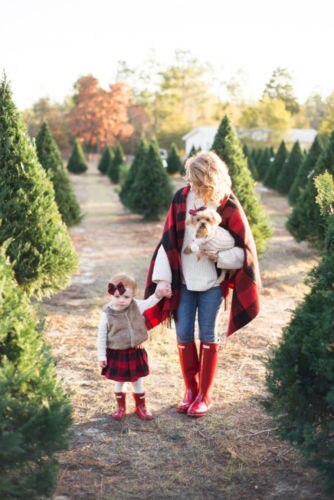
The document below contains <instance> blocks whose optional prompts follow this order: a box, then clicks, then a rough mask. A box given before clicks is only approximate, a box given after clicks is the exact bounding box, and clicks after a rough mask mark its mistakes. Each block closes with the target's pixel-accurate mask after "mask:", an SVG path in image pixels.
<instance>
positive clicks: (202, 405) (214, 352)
mask: <svg viewBox="0 0 334 500" xmlns="http://www.w3.org/2000/svg"><path fill="white" fill-rule="evenodd" d="M218 350H219V346H218V344H216V343H213V342H210V343H209V342H201V353H200V371H199V392H198V396H197V398H196V399H195V401H194V402H193V403H192V405H190V407H189V409H188V412H187V415H188V417H203V416H204V415H206V413H207V411H208V409H209V408H210V406H211V398H210V396H209V391H210V387H211V385H212V382H213V379H214V376H215V373H216V368H217V362H218Z"/></svg>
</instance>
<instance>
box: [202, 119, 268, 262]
mask: <svg viewBox="0 0 334 500" xmlns="http://www.w3.org/2000/svg"><path fill="white" fill-rule="evenodd" d="M212 149H213V150H214V151H215V152H216V153H217V154H218V156H219V157H220V158H221V159H222V160H223V161H224V162H225V163H226V165H227V167H228V170H229V174H230V176H231V179H232V189H233V192H234V193H235V194H236V196H237V197H238V199H239V201H240V203H241V205H242V207H243V209H244V211H245V213H246V216H247V218H248V221H249V223H250V226H251V229H252V232H253V236H254V240H255V243H256V247H257V250H258V252H259V254H262V253H263V252H264V251H265V249H266V244H267V240H268V239H269V237H270V235H271V229H270V227H269V224H268V221H267V219H266V216H265V214H264V211H263V208H262V205H261V203H260V201H259V199H258V196H257V194H256V192H255V187H254V180H253V179H252V176H251V173H250V171H249V169H248V166H247V160H246V158H245V156H244V155H243V152H242V148H241V145H240V142H239V140H238V139H237V137H236V135H235V133H234V132H233V130H232V126H231V123H230V121H229V119H228V117H227V116H224V118H223V120H222V122H221V124H220V126H219V128H218V131H217V134H216V136H215V139H214V142H213V145H212Z"/></svg>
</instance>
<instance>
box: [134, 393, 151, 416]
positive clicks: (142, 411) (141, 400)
mask: <svg viewBox="0 0 334 500" xmlns="http://www.w3.org/2000/svg"><path fill="white" fill-rule="evenodd" d="M133 397H134V400H135V403H136V408H135V413H136V415H137V416H138V417H139V418H141V419H142V420H152V419H153V415H152V413H151V412H150V411H149V410H148V409H147V408H146V405H145V393H144V392H142V393H141V394H137V393H136V392H134V393H133Z"/></svg>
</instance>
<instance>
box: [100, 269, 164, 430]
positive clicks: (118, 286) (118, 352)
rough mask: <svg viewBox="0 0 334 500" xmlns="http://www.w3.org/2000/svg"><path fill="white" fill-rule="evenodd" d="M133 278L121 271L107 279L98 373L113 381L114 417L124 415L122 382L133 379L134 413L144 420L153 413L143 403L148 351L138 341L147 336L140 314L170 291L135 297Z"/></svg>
mask: <svg viewBox="0 0 334 500" xmlns="http://www.w3.org/2000/svg"><path fill="white" fill-rule="evenodd" d="M136 286H137V284H136V281H135V280H134V279H133V278H132V277H131V276H128V275H127V274H124V273H120V274H117V275H116V276H114V277H113V278H112V279H111V280H110V283H108V293H109V295H110V301H109V302H108V304H106V305H105V306H104V307H103V310H102V312H101V316H100V323H99V330H98V342H97V348H98V360H99V364H100V366H101V368H102V372H101V375H104V376H105V377H106V378H108V379H111V380H114V381H115V396H116V402H117V409H116V411H115V412H114V413H113V414H112V417H113V418H114V419H116V420H121V419H122V418H123V417H124V416H125V396H126V393H125V392H124V385H125V383H126V382H132V387H133V397H134V400H135V404H136V409H135V413H136V414H137V416H138V417H139V418H141V419H143V420H152V418H153V416H152V413H151V412H150V411H149V410H147V408H146V405H145V393H144V384H143V377H146V376H147V375H148V373H149V367H148V361H147V353H146V351H145V349H144V348H143V347H141V344H142V343H143V342H144V341H145V340H147V338H148V335H147V330H146V327H145V321H144V318H143V316H142V314H143V312H144V311H146V309H150V308H151V307H153V306H155V305H156V304H157V303H158V302H159V301H160V300H161V299H162V298H163V297H169V298H170V297H171V293H169V292H164V291H163V292H158V293H154V294H153V295H151V296H150V297H148V298H147V299H146V300H137V299H135V298H134V295H135V291H136Z"/></svg>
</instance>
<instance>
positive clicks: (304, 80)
mask: <svg viewBox="0 0 334 500" xmlns="http://www.w3.org/2000/svg"><path fill="white" fill-rule="evenodd" d="M0 13H1V23H0V71H1V73H3V71H4V72H5V73H6V75H7V78H8V80H9V81H10V82H11V86H12V90H13V97H14V101H15V102H16V105H17V106H18V108H19V109H25V108H27V107H30V106H31V105H32V104H33V103H34V102H36V101H37V100H38V99H39V98H41V97H49V98H50V99H51V100H52V101H55V102H62V101H63V100H64V98H65V97H66V96H68V95H70V94H71V93H73V84H74V83H75V81H76V80H77V79H78V78H79V77H80V76H83V75H87V74H93V75H94V76H95V77H96V78H97V79H98V80H99V81H100V83H101V85H102V86H103V87H105V88H106V87H107V85H108V84H109V83H113V82H114V81H115V75H116V68H117V62H118V61H119V60H125V61H127V63H128V64H129V65H130V66H135V67H140V66H142V65H144V64H145V61H147V59H148V58H149V56H150V54H151V53H152V51H153V53H154V54H155V57H156V58H157V60H158V61H159V62H160V63H161V64H162V65H164V66H166V67H167V66H168V64H171V63H172V62H173V60H174V54H175V50H177V49H184V50H189V51H190V52H191V54H192V55H193V56H194V57H196V58H197V59H199V60H200V61H201V62H203V63H204V62H208V63H210V64H211V66H212V67H213V69H214V73H215V75H217V78H218V79H220V80H224V81H228V80H230V79H231V78H233V77H235V76H236V75H239V76H237V78H239V77H240V75H242V80H243V85H244V88H245V93H246V95H245V97H246V98H248V99H257V98H259V97H260V96H261V94H262V91H263V88H264V86H265V84H266V83H267V82H268V80H269V79H270V76H271V74H272V72H273V71H274V70H275V69H276V68H277V67H285V68H287V69H288V71H289V72H290V74H291V75H292V77H293V85H294V90H295V94H296V96H297V98H298V100H299V101H300V102H303V101H304V100H305V99H306V98H307V97H308V96H309V95H310V94H311V93H313V92H319V93H321V94H322V95H323V96H324V97H326V96H328V95H329V94H330V93H331V92H332V91H333V90H334V64H333V63H332V60H333V48H334V43H333V42H334V2H333V0H317V1H316V2H315V1H314V0H313V1H310V0H229V1H226V0H166V1H164V2H163V1H161V0H117V1H115V0H89V1H88V0H0Z"/></svg>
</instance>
